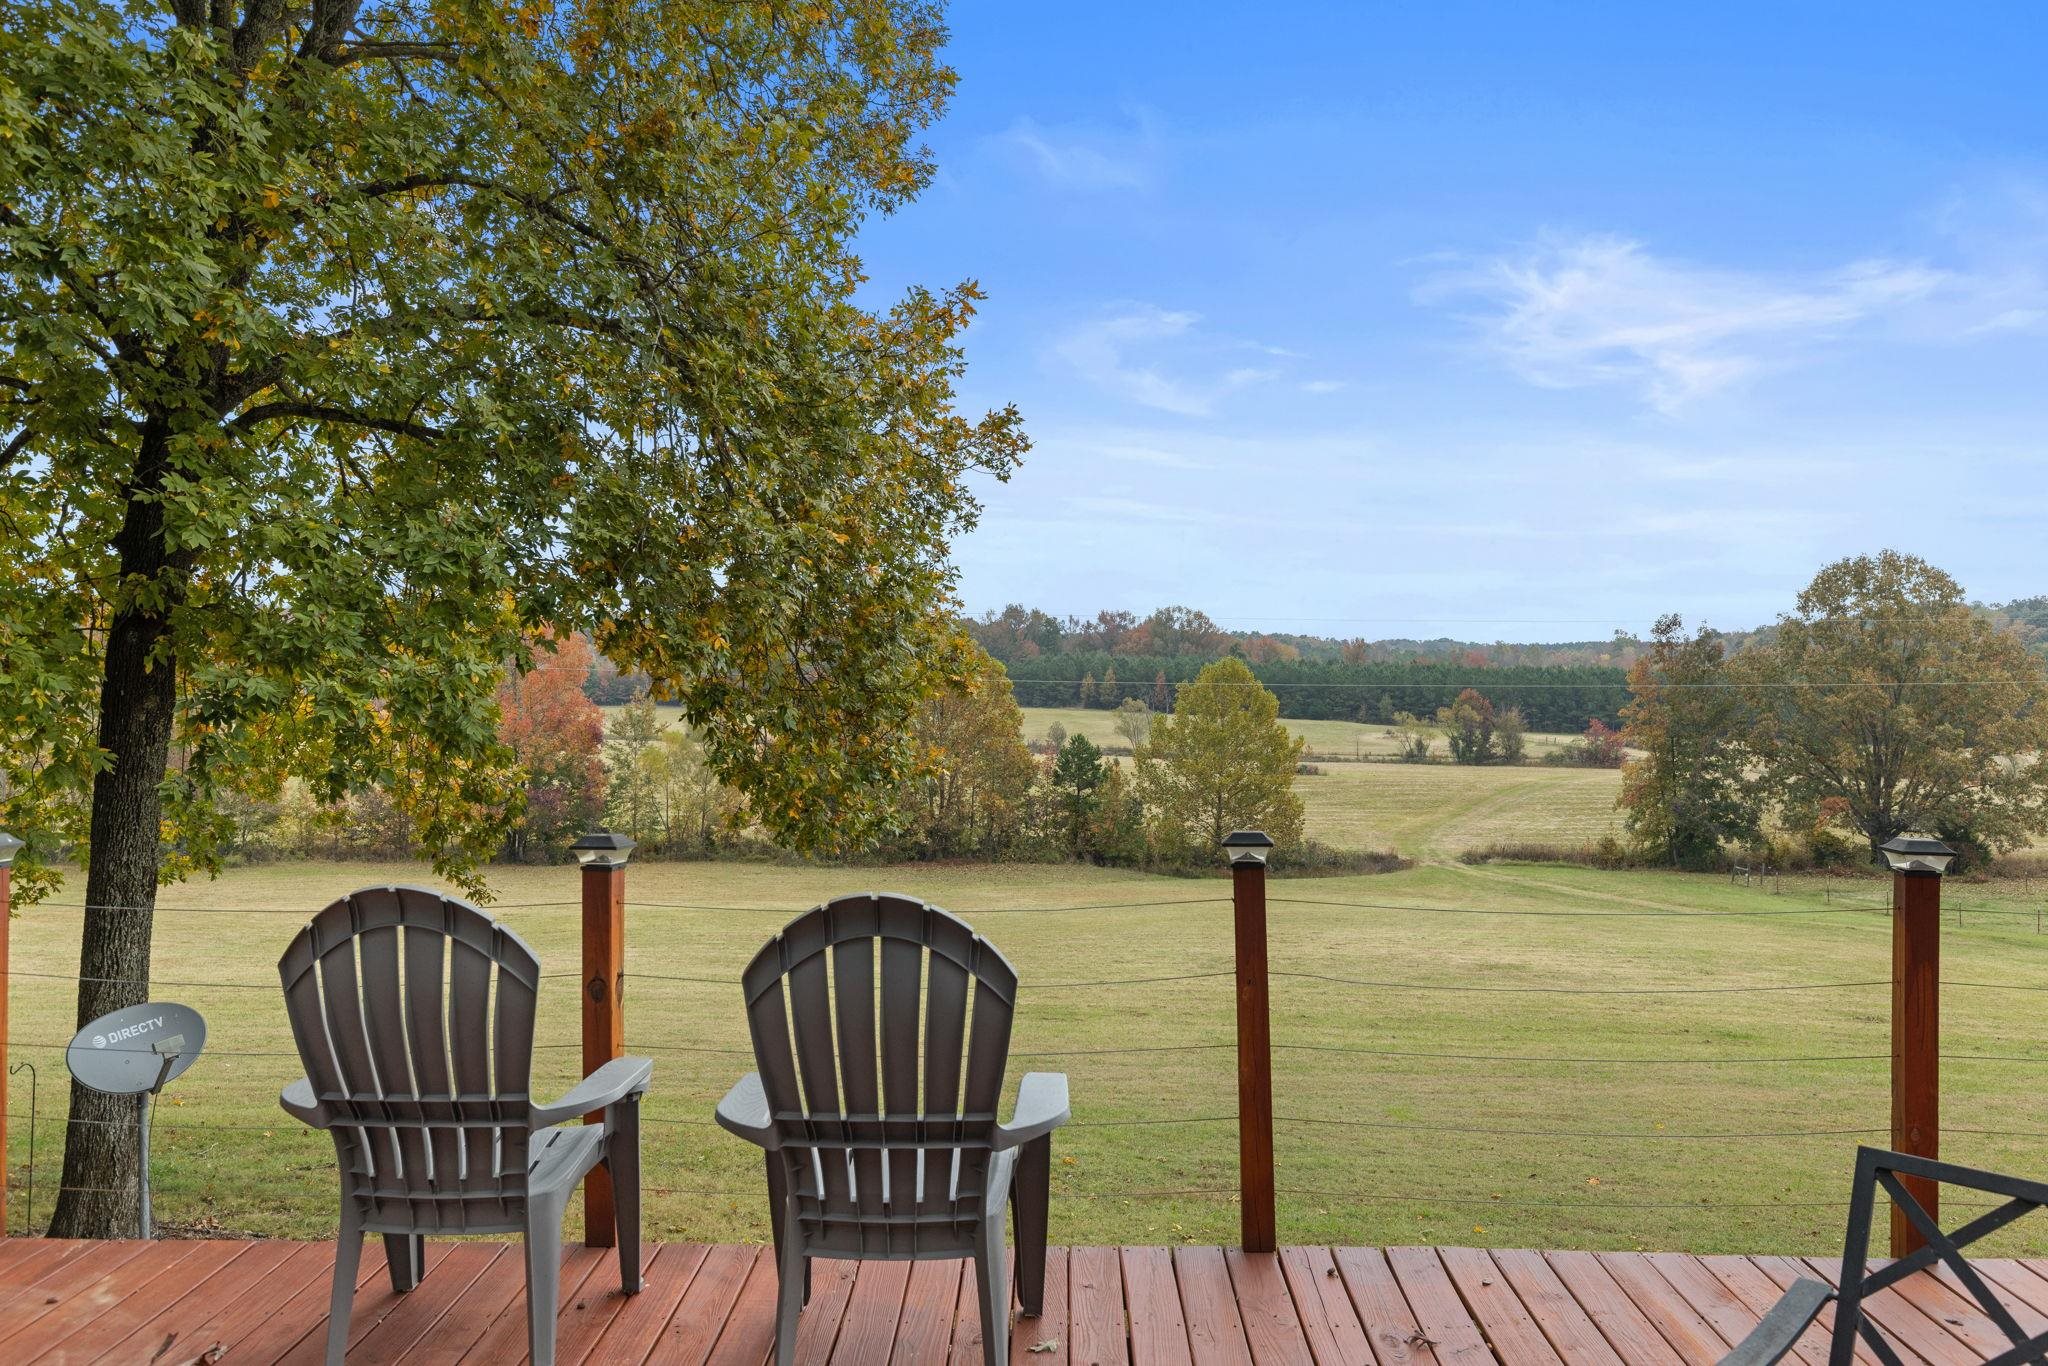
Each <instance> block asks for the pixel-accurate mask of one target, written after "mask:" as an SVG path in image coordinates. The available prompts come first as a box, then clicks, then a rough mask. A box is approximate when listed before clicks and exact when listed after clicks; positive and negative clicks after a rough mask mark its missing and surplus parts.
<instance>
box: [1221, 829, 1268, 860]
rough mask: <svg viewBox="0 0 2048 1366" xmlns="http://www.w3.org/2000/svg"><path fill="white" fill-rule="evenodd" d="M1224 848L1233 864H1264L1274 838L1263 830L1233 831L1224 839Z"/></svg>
mask: <svg viewBox="0 0 2048 1366" xmlns="http://www.w3.org/2000/svg"><path fill="white" fill-rule="evenodd" d="M1223 848H1224V849H1225V851H1227V852H1228V853H1229V855H1230V861H1231V862H1232V863H1264V862H1265V861H1266V855H1267V853H1268V851H1270V850H1271V849H1272V848H1273V837H1272V836H1271V835H1268V834H1267V833H1266V832H1265V831H1263V830H1233V831H1231V832H1230V833H1229V834H1228V835H1225V836H1224V837H1223Z"/></svg>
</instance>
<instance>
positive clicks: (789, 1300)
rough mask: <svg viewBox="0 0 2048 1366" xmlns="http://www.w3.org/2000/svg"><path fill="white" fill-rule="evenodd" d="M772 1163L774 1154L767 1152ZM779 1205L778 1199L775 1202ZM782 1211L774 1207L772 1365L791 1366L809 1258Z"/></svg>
mask: <svg viewBox="0 0 2048 1366" xmlns="http://www.w3.org/2000/svg"><path fill="white" fill-rule="evenodd" d="M768 1160H769V1164H770V1166H771V1167H772V1166H773V1165H774V1162H775V1155H774V1154H772V1153H771V1154H770V1155H769V1159H768ZM778 1206H779V1202H778ZM784 1222H785V1218H784V1213H783V1211H782V1210H781V1209H780V1208H779V1207H778V1209H777V1211H776V1219H775V1233H776V1238H775V1245H776V1271H777V1273H778V1274H777V1276H776V1283H775V1366H794V1363H795V1362H796V1330H797V1321H798V1319H799V1318H800V1317H801V1316H802V1314H803V1312H804V1302H805V1301H806V1300H807V1299H809V1298H810V1293H811V1259H810V1258H808V1257H806V1256H804V1253H803V1234H802V1232H801V1231H799V1230H798V1229H797V1228H795V1227H794V1221H793V1220H791V1221H788V1222H789V1223H790V1224H791V1225H792V1226H791V1227H788V1228H785V1227H783V1225H784Z"/></svg>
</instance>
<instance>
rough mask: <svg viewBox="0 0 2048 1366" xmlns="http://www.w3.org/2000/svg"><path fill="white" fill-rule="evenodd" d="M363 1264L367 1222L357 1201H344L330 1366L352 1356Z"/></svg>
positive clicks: (330, 1320) (330, 1319)
mask: <svg viewBox="0 0 2048 1366" xmlns="http://www.w3.org/2000/svg"><path fill="white" fill-rule="evenodd" d="M362 1263H363V1221H362V1216H361V1215H359V1214H358V1213H357V1212H356V1202H355V1201H354V1200H351V1199H349V1198H348V1197H347V1196H343V1197H342V1201H341V1230H340V1232H339V1233H337V1234H336V1235H335V1239H334V1289H333V1291H332V1292H331V1293H330V1294H329V1295H328V1297H327V1366H341V1363H342V1358H343V1357H345V1356H346V1355H347V1354H348V1311H349V1309H350V1308H351V1307H352V1306H353V1305H354V1304H355V1302H356V1271H357V1270H358V1269H359V1268H360V1267H361V1266H362Z"/></svg>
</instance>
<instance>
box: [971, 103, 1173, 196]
mask: <svg viewBox="0 0 2048 1366" xmlns="http://www.w3.org/2000/svg"><path fill="white" fill-rule="evenodd" d="M1130 115H1131V122H1130V125H1129V126H1128V127H1124V128H1102V127H1098V126H1091V125H1083V124H1060V125H1057V126H1049V125H1046V124H1042V123H1039V122H1038V121H1037V120H1036V119H1032V118H1029V117H1024V118H1019V119H1018V120H1017V121H1016V122H1014V123H1012V124H1011V125H1010V126H1009V127H1008V128H1006V129H1005V130H1003V131H1002V132H1001V133H999V134H997V135H996V136H995V137H994V138H992V139H990V141H991V143H992V144H993V145H994V146H995V147H996V148H997V149H999V150H1000V151H1002V152H1004V153H1006V154H1007V155H1009V156H1010V157H1011V158H1012V159H1014V160H1016V161H1019V162H1021V163H1022V164H1024V165H1025V166H1028V167H1029V168H1030V169H1031V170H1032V171H1033V172H1035V173H1036V174H1037V175H1038V176H1040V177H1041V178H1042V179H1044V180H1046V181H1049V182H1051V183H1052V184H1054V185H1058V186H1061V187H1063V188H1066V189H1074V190H1137V189H1143V188H1145V187H1146V186H1148V185H1150V184H1152V183H1153V182H1154V181H1155V180H1156V179H1157V178H1158V172H1159V163H1160V158H1161V153H1162V149H1163V145H1164V138H1163V135H1162V131H1161V124H1160V121H1159V116H1158V115H1157V114H1155V113H1153V112H1152V111H1151V110H1149V109H1143V108H1134V109H1132V110H1131V111H1130Z"/></svg>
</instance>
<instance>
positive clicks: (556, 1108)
mask: <svg viewBox="0 0 2048 1366" xmlns="http://www.w3.org/2000/svg"><path fill="white" fill-rule="evenodd" d="M653 1076H654V1059H652V1058H613V1059H612V1060H611V1061H610V1062H608V1063H606V1064H605V1065H604V1066H602V1067H600V1068H598V1069H597V1070H596V1071H595V1072H592V1073H591V1074H590V1075H589V1076H587V1077H585V1078H584V1079H583V1080H582V1081H579V1082H577V1083H576V1085H575V1086H574V1087H572V1088H571V1089H570V1091H569V1094H568V1095H566V1096H563V1097H562V1098H561V1099H560V1100H558V1101H556V1102H555V1103H554V1104H553V1105H536V1106H534V1107H533V1118H532V1121H531V1122H532V1124H533V1127H534V1128H536V1129H545V1128H547V1127H548V1126H549V1125H550V1124H560V1123H561V1122H562V1121H564V1120H569V1119H574V1118H576V1117H577V1116H578V1115H587V1114H589V1113H590V1112H591V1111H593V1110H602V1109H604V1108H606V1107H607V1106H611V1105H617V1104H618V1103H619V1102H620V1101H622V1100H625V1099H626V1098H627V1097H629V1096H630V1097H633V1098H634V1099H638V1098H639V1097H640V1096H642V1095H644V1094H645V1093H646V1091H647V1083H648V1081H649V1080H650V1079H651V1078H652V1077H653Z"/></svg>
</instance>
